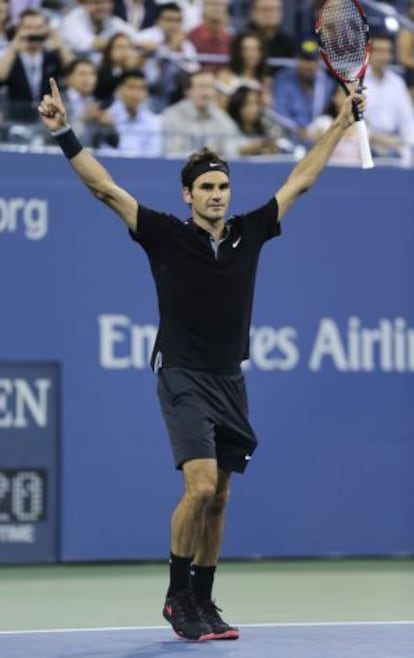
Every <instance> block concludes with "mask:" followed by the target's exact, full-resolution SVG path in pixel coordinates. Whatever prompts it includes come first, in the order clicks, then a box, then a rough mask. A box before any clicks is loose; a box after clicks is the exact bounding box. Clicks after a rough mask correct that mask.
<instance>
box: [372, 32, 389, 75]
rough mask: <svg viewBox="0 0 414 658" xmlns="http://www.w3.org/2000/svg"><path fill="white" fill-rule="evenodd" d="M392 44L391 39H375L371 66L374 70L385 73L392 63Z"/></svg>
mask: <svg viewBox="0 0 414 658" xmlns="http://www.w3.org/2000/svg"><path fill="white" fill-rule="evenodd" d="M392 56H393V54H392V43H391V41H390V40H389V39H373V40H372V49H371V59H370V61H371V65H372V68H373V69H374V70H378V71H383V70H384V69H385V68H387V66H389V65H390V64H391V62H392Z"/></svg>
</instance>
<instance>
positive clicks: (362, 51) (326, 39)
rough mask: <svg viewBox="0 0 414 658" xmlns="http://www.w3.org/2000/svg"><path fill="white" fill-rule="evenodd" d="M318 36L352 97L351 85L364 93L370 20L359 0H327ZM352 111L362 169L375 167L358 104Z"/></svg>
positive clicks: (318, 20) (328, 60)
mask: <svg viewBox="0 0 414 658" xmlns="http://www.w3.org/2000/svg"><path fill="white" fill-rule="evenodd" d="M315 31H316V35H317V37H318V40H319V48H320V52H321V55H322V57H323V59H324V61H325V63H326V65H327V67H328V68H329V70H330V71H331V73H333V75H334V76H335V77H336V78H337V80H338V81H339V82H340V84H341V86H342V87H343V89H344V91H345V93H346V94H347V95H348V96H349V95H350V93H351V92H350V90H349V87H348V85H352V86H353V87H354V88H355V90H356V91H357V92H359V93H361V92H362V88H363V83H364V76H365V71H366V70H367V66H368V60H369V54H370V50H371V44H370V41H369V25H368V20H367V17H366V15H365V12H364V10H363V9H362V7H361V5H360V3H359V1H358V0H324V2H323V3H322V7H321V8H320V10H319V13H318V15H317V18H316V25H315ZM353 113H354V117H355V120H356V128H357V134H358V140H359V146H360V153H361V163H362V168H363V169H371V168H372V167H374V162H373V160H372V154H371V148H370V145H369V138H368V131H367V127H366V123H365V121H364V117H363V113H362V111H361V109H360V106H359V107H358V104H356V103H354V104H353Z"/></svg>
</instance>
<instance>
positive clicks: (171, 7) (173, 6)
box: [156, 2, 183, 20]
mask: <svg viewBox="0 0 414 658" xmlns="http://www.w3.org/2000/svg"><path fill="white" fill-rule="evenodd" d="M166 11H176V12H179V13H180V14H182V13H183V12H182V11H181V7H180V5H179V4H177V2H164V3H163V4H162V5H158V7H157V14H156V20H158V19H159V18H160V16H162V15H163V14H164V13H165V12H166Z"/></svg>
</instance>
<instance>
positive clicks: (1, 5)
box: [0, 0, 9, 26]
mask: <svg viewBox="0 0 414 658" xmlns="http://www.w3.org/2000/svg"><path fill="white" fill-rule="evenodd" d="M8 13H9V4H8V2H6V1H5V0H0V25H1V26H3V25H4V24H5V22H6V18H7V16H8Z"/></svg>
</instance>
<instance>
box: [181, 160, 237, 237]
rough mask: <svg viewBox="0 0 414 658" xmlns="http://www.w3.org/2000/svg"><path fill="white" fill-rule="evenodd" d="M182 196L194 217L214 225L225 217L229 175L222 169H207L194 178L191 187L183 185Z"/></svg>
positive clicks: (228, 197) (228, 195) (227, 203)
mask: <svg viewBox="0 0 414 658" xmlns="http://www.w3.org/2000/svg"><path fill="white" fill-rule="evenodd" d="M183 198H184V201H185V202H186V203H188V204H189V205H190V206H191V211H192V214H193V217H194V219H197V218H198V219H202V220H204V221H206V222H208V223H209V224H212V225H214V224H216V223H217V222H219V221H221V220H223V219H224V218H225V216H226V213H227V208H228V207H229V203H230V182H229V177H228V176H227V175H226V174H225V173H224V172H223V171H211V172H210V171H207V172H206V173H205V174H201V176H199V177H198V178H196V179H195V181H194V183H193V185H192V187H191V189H189V188H188V187H184V189H183Z"/></svg>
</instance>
